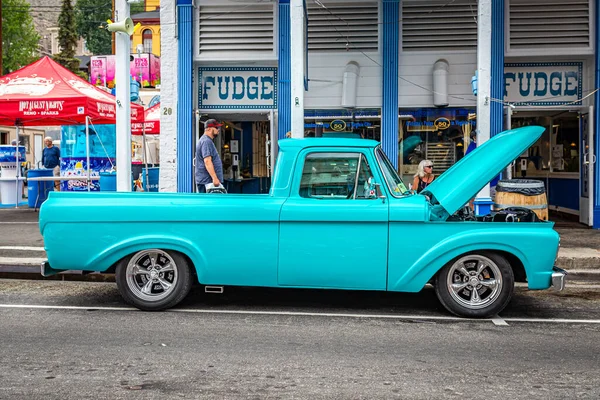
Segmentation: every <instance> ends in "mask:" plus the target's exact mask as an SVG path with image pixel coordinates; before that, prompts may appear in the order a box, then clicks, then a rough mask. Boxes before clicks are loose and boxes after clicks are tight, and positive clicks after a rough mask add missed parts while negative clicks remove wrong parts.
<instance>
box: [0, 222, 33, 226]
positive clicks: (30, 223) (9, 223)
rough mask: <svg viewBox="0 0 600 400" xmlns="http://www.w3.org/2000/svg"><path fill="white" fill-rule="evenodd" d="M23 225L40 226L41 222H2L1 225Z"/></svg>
mask: <svg viewBox="0 0 600 400" xmlns="http://www.w3.org/2000/svg"><path fill="white" fill-rule="evenodd" d="M22 224H27V225H33V224H36V225H37V224H39V222H0V225H22Z"/></svg>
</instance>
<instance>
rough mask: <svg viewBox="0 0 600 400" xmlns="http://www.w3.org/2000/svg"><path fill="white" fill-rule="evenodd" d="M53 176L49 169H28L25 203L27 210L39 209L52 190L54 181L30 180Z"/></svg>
mask: <svg viewBox="0 0 600 400" xmlns="http://www.w3.org/2000/svg"><path fill="white" fill-rule="evenodd" d="M43 176H54V173H53V171H52V170H51V169H45V168H44V169H30V170H29V171H27V203H28V205H29V208H39V207H40V206H41V205H42V203H43V202H44V201H46V199H47V198H48V192H51V191H53V190H54V181H32V180H30V179H31V178H38V177H43Z"/></svg>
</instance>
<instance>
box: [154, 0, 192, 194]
mask: <svg viewBox="0 0 600 400" xmlns="http://www.w3.org/2000/svg"><path fill="white" fill-rule="evenodd" d="M197 3H198V2H197ZM176 14H177V4H176V1H175V0H166V1H161V4H160V22H161V28H160V29H161V31H160V54H161V57H160V70H161V82H162V84H161V88H160V108H161V113H160V152H159V159H160V169H159V179H158V183H159V188H158V190H159V191H161V192H177V87H178V84H179V83H178V81H179V77H178V76H177V71H178V69H179V49H178V44H177V19H176V17H175V16H176ZM194 23H195V24H196V25H197V24H198V21H197V20H195V22H194ZM195 36H196V37H197V35H195ZM194 46H196V48H197V40H195V41H194ZM195 51H196V50H194V54H195ZM196 85H197V83H196Z"/></svg>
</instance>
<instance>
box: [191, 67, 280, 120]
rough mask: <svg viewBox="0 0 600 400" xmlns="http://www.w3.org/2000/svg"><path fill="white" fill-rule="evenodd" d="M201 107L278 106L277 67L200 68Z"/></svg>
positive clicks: (199, 101) (243, 107)
mask: <svg viewBox="0 0 600 400" xmlns="http://www.w3.org/2000/svg"><path fill="white" fill-rule="evenodd" d="M198 82H199V85H200V86H199V88H198V108H200V109H204V110H223V109H272V108H277V68H272V67H199V68H198Z"/></svg>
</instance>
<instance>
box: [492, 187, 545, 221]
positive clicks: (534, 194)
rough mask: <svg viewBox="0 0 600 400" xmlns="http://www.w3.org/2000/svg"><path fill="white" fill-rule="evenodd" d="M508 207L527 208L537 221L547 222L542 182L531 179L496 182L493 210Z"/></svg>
mask: <svg viewBox="0 0 600 400" xmlns="http://www.w3.org/2000/svg"><path fill="white" fill-rule="evenodd" d="M508 207H523V208H528V209H530V210H531V211H533V212H534V213H536V214H537V216H538V217H539V219H541V220H543V221H547V220H548V199H547V197H546V188H545V187H544V182H542V181H536V180H532V179H510V180H502V181H499V182H498V185H497V186H496V197H495V199H494V209H495V210H501V209H503V208H508Z"/></svg>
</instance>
